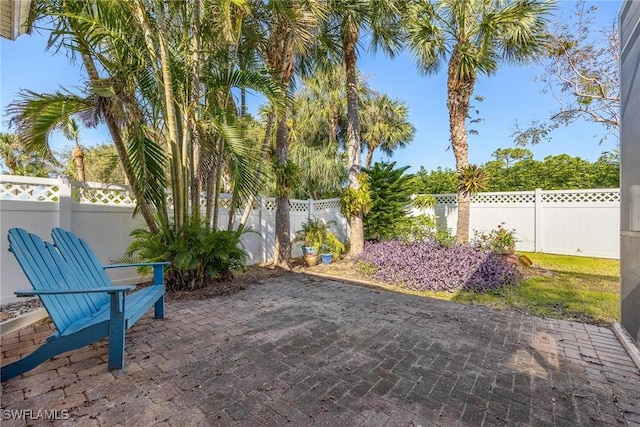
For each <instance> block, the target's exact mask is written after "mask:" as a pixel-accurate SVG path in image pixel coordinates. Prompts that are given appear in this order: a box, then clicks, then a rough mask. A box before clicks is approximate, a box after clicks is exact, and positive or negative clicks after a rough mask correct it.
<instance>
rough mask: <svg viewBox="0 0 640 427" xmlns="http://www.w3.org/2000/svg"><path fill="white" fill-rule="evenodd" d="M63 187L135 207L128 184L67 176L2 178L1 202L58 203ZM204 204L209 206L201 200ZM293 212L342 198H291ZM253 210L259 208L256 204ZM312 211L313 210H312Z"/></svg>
mask: <svg viewBox="0 0 640 427" xmlns="http://www.w3.org/2000/svg"><path fill="white" fill-rule="evenodd" d="M60 184H71V188H72V190H71V194H70V197H71V198H72V199H73V200H75V201H76V202H78V203H84V204H93V205H103V206H131V207H134V206H135V203H136V201H135V197H134V196H133V192H132V191H131V187H130V186H128V185H118V184H104V183H100V182H80V181H69V180H68V179H66V178H65V177H60V178H34V177H27V176H16V175H0V200H20V201H29V202H58V201H59V200H60V191H61V188H64V186H61V185H60ZM231 198H232V195H231V194H228V193H221V194H220V197H219V199H218V200H219V201H218V206H219V207H221V208H229V207H230V206H231ZM172 200H173V199H172V196H171V194H170V193H169V194H168V195H167V202H168V203H169V204H170V203H171V202H172ZM202 203H203V204H204V203H206V200H205V198H204V197H203V198H202ZM289 207H290V211H291V212H309V211H318V210H323V209H339V208H340V199H323V200H312V199H308V200H298V199H290V200H289ZM253 208H254V209H257V208H258V204H257V202H256V203H254V206H253ZM275 208H276V202H275V198H273V197H265V198H264V209H265V210H267V211H274V210H275ZM310 208H311V209H310Z"/></svg>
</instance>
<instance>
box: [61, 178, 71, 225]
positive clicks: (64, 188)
mask: <svg viewBox="0 0 640 427" xmlns="http://www.w3.org/2000/svg"><path fill="white" fill-rule="evenodd" d="M58 179H59V181H60V185H59V186H58V197H59V199H58V227H61V228H64V229H65V230H69V231H73V230H71V222H72V221H71V203H72V200H73V199H72V198H71V185H72V184H71V181H70V180H69V179H68V178H67V177H66V176H60V178H58Z"/></svg>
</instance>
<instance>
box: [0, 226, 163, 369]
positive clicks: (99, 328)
mask: <svg viewBox="0 0 640 427" xmlns="http://www.w3.org/2000/svg"><path fill="white" fill-rule="evenodd" d="M9 250H10V251H11V252H12V253H13V254H14V256H15V257H16V260H17V261H18V264H20V267H21V268H22V270H23V272H24V273H25V275H26V276H27V278H28V279H29V282H30V283H31V286H32V287H33V290H31V291H17V292H16V295H17V296H38V297H39V298H40V300H41V301H42V304H43V305H44V307H45V308H46V310H47V312H48V313H49V317H50V318H51V320H52V321H53V323H54V325H55V326H56V329H57V331H56V333H55V334H54V335H52V336H50V337H49V338H48V339H47V341H46V342H45V343H44V344H43V345H42V346H40V347H39V348H38V349H36V350H35V351H34V352H33V353H31V354H29V355H27V356H25V357H23V358H21V359H19V360H17V361H15V362H13V363H9V364H7V365H5V366H2V368H1V372H0V377H1V379H2V381H6V380H9V379H11V378H13V377H15V376H17V375H20V374H22V373H24V372H26V371H29V370H31V369H33V368H35V367H36V366H38V365H39V364H40V363H42V362H44V361H46V360H48V359H50V358H51V357H53V356H55V355H57V354H60V353H63V352H66V351H70V350H75V349H77V348H81V347H84V346H86V345H89V344H91V343H94V342H96V341H99V340H101V339H103V338H106V337H108V338H109V350H108V354H109V361H108V368H109V369H120V368H122V367H123V366H124V341H125V331H126V330H127V329H128V328H130V327H131V326H133V324H134V323H135V321H136V320H138V319H139V318H140V317H141V316H142V315H143V314H144V313H145V312H146V311H147V310H148V309H149V308H150V307H151V306H152V305H154V306H155V307H156V315H158V314H160V316H162V310H160V313H158V308H157V307H158V305H157V302H158V301H160V300H162V299H163V297H164V289H165V288H164V284H163V283H162V282H161V283H160V284H159V285H153V286H149V287H146V288H143V289H140V290H138V291H136V292H133V293H131V294H127V292H128V291H132V290H134V289H135V286H111V284H110V283H109V284H106V283H104V282H102V283H100V282H96V281H92V280H90V279H89V278H88V277H87V276H81V275H78V271H77V269H76V268H74V267H72V266H71V265H70V264H69V263H67V262H66V261H65V260H64V259H63V258H62V256H61V255H60V253H59V252H58V250H57V249H56V248H55V247H54V246H53V245H52V244H51V243H48V242H43V241H42V240H41V239H40V238H39V237H38V236H37V235H35V234H32V233H28V232H26V231H25V230H22V229H19V228H13V229H11V230H9ZM165 264H166V263H165Z"/></svg>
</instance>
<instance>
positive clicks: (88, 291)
mask: <svg viewBox="0 0 640 427" xmlns="http://www.w3.org/2000/svg"><path fill="white" fill-rule="evenodd" d="M135 288H136V287H135V286H133V285H128V286H109V287H103V288H90V289H42V290H39V291H34V290H31V291H26V290H25V291H15V292H14V293H15V294H16V296H18V297H32V296H37V295H65V294H97V293H100V292H106V293H108V294H115V293H119V292H126V291H132V290H134V289H135Z"/></svg>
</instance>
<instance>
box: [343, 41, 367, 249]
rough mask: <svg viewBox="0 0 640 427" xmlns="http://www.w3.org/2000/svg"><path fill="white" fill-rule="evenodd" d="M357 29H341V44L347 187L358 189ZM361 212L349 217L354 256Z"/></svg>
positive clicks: (361, 234) (361, 246) (361, 228)
mask: <svg viewBox="0 0 640 427" xmlns="http://www.w3.org/2000/svg"><path fill="white" fill-rule="evenodd" d="M357 42H358V31H357V29H356V30H350V29H347V30H343V32H342V44H343V48H344V63H345V71H346V74H347V87H346V91H347V156H348V166H347V167H348V173H349V188H352V189H354V190H358V189H360V182H359V181H358V176H359V175H360V164H361V157H360V156H361V154H360V118H359V116H358V83H357V81H356V59H357V58H356V44H357ZM362 216H363V215H362V212H359V213H358V214H356V215H353V216H351V218H349V225H350V227H351V232H350V236H349V237H350V241H351V245H350V248H349V256H352V257H353V256H356V255H359V254H361V253H362V251H363V250H364V224H363V218H362Z"/></svg>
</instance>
